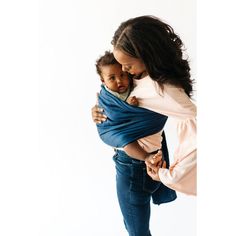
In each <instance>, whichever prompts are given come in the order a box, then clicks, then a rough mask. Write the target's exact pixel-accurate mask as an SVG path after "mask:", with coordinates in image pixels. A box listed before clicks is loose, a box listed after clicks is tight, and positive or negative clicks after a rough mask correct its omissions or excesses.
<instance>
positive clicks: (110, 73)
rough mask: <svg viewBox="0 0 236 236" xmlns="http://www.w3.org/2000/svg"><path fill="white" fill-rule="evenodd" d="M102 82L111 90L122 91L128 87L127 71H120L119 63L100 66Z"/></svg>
mask: <svg viewBox="0 0 236 236" xmlns="http://www.w3.org/2000/svg"><path fill="white" fill-rule="evenodd" d="M101 71H102V78H103V79H102V82H103V83H104V84H105V85H106V86H107V87H108V88H109V89H110V90H112V91H114V92H118V93H124V92H126V91H127V89H128V87H129V78H128V73H127V72H124V71H122V68H121V65H120V64H114V65H107V66H102V67H101Z"/></svg>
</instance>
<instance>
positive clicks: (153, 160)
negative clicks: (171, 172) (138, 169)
mask: <svg viewBox="0 0 236 236" xmlns="http://www.w3.org/2000/svg"><path fill="white" fill-rule="evenodd" d="M145 164H146V166H147V173H148V175H149V176H150V177H151V178H152V179H153V180H156V181H160V177H159V173H158V172H159V169H160V168H166V162H165V161H162V152H161V151H159V152H158V153H157V154H156V155H154V156H150V157H149V158H147V159H146V160H145Z"/></svg>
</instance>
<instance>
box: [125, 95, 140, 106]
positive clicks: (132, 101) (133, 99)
mask: <svg viewBox="0 0 236 236" xmlns="http://www.w3.org/2000/svg"><path fill="white" fill-rule="evenodd" d="M126 102H127V103H128V104H130V105H133V106H138V105H139V102H138V99H137V98H136V97H135V96H133V97H128V98H127V100H126Z"/></svg>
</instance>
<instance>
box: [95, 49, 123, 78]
mask: <svg viewBox="0 0 236 236" xmlns="http://www.w3.org/2000/svg"><path fill="white" fill-rule="evenodd" d="M114 64H119V62H118V61H117V60H116V59H115V57H114V55H113V53H112V52H110V51H106V52H105V54H104V55H103V56H101V57H99V58H98V59H97V61H96V64H95V66H96V69H97V73H98V74H99V75H100V77H102V70H101V67H102V66H109V65H114Z"/></svg>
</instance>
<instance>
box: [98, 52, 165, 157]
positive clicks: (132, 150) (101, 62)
mask: <svg viewBox="0 0 236 236" xmlns="http://www.w3.org/2000/svg"><path fill="white" fill-rule="evenodd" d="M96 69H97V73H98V74H99V76H100V79H101V82H102V83H103V85H104V87H105V89H106V90H107V91H109V92H110V93H111V94H113V95H114V96H116V97H118V98H119V99H121V100H123V101H125V102H127V103H128V104H130V105H133V106H138V105H139V102H138V99H137V98H136V97H135V96H133V97H131V96H130V97H129V94H130V92H131V90H132V79H131V78H129V74H128V73H127V72H124V71H122V66H121V65H120V64H119V63H118V62H117V61H116V59H115V57H114V56H113V53H111V52H108V51H106V52H105V54H104V55H103V56H102V57H100V58H99V59H98V60H97V61H96ZM124 151H125V152H126V153H127V154H128V155H129V156H131V157H133V158H135V159H139V160H145V159H146V158H147V157H149V158H150V156H153V157H154V158H155V157H156V156H155V154H150V153H148V152H146V151H145V150H144V149H143V148H142V147H141V146H140V145H139V143H138V141H134V142H132V143H129V144H127V145H126V146H125V147H124ZM160 155H161V152H160V151H159V152H158V156H160ZM158 159H159V157H158Z"/></svg>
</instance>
